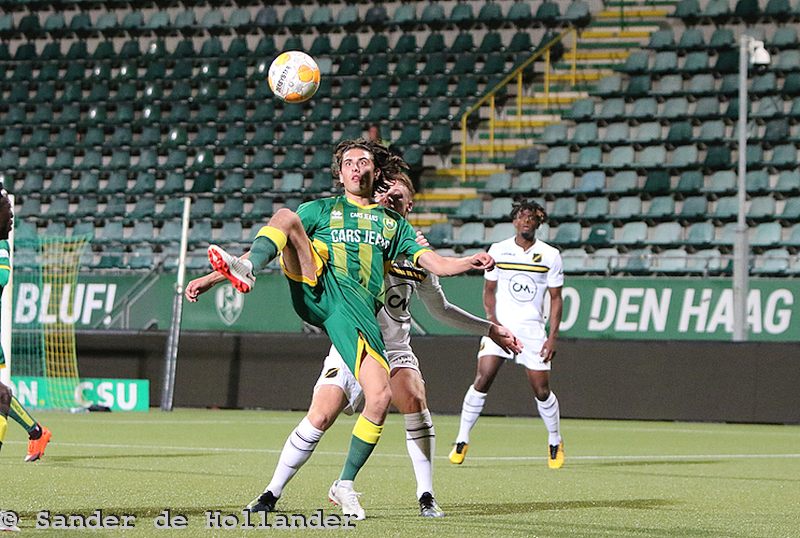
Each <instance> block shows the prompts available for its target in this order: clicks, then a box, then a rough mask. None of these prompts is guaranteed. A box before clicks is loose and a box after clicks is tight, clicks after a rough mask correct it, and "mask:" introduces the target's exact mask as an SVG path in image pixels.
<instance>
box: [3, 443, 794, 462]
mask: <svg viewBox="0 0 800 538" xmlns="http://www.w3.org/2000/svg"><path fill="white" fill-rule="evenodd" d="M8 444H16V445H21V444H25V443H24V442H21V441H8ZM58 446H65V447H76V448H106V449H125V450H136V449H144V450H162V451H163V450H166V451H172V452H176V451H184V452H217V453H238V454H280V452H281V451H280V450H278V449H273V448H233V447H196V446H165V445H120V444H111V443H58ZM315 454H321V455H324V456H346V455H347V452H331V451H324V450H320V451H316V452H315ZM373 457H379V458H380V457H383V458H407V457H408V454H387V453H383V452H376V453H375V454H374V455H373ZM797 458H800V453H788V454H640V455H586V456H570V457H569V459H570V460H571V461H574V460H578V461H682V460H697V459H727V460H747V459H797ZM436 459H438V460H445V459H447V456H436ZM469 459H470V461H475V460H477V461H542V460H545V459H547V458H546V456H470V458H469Z"/></svg>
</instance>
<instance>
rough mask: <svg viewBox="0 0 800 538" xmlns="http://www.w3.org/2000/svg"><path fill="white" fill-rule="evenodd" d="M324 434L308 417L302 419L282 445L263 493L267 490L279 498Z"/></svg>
mask: <svg viewBox="0 0 800 538" xmlns="http://www.w3.org/2000/svg"><path fill="white" fill-rule="evenodd" d="M324 433H325V432H324V431H322V430H319V429H317V428H315V427H314V426H313V425H312V424H311V422H310V421H309V420H308V417H303V420H301V421H300V424H298V425H297V427H296V428H295V429H294V431H293V432H292V433H291V434H289V438H288V439H286V444H284V445H283V450H281V456H280V458H278V465H276V466H275V473H274V474H273V475H272V480H270V482H269V485H268V486H267V489H265V490H264V491H267V490H269V491H271V492H272V494H273V495H275V497H280V496H281V493H283V488H284V487H286V484H288V483H289V480H291V479H292V477H293V476H294V475H295V474H296V473H297V471H299V470H300V467H302V466H303V464H304V463H305V462H307V461H308V458H310V457H311V454H312V453H313V452H314V449H315V448H317V443H318V442H319V440H320V439H321V438H322V434H324Z"/></svg>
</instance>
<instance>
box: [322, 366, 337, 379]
mask: <svg viewBox="0 0 800 538" xmlns="http://www.w3.org/2000/svg"><path fill="white" fill-rule="evenodd" d="M338 373H339V369H338V368H328V371H327V372H325V379H333V378H334V377H336V374H338Z"/></svg>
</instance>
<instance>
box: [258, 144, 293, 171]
mask: <svg viewBox="0 0 800 538" xmlns="http://www.w3.org/2000/svg"><path fill="white" fill-rule="evenodd" d="M259 153H260V151H259V152H257V153H256V155H255V157H254V158H253V163H251V165H250V167H251V168H253V167H256V168H265V166H259V161H258V157H259ZM305 159H306V158H305V152H304V150H303V149H302V148H289V149H288V150H287V151H286V154H285V155H284V156H283V160H281V161H280V162H279V163H277V164H275V168H277V169H279V170H298V169H301V168H303V165H304V164H305Z"/></svg>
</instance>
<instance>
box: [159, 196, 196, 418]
mask: <svg viewBox="0 0 800 538" xmlns="http://www.w3.org/2000/svg"><path fill="white" fill-rule="evenodd" d="M190 208H191V199H190V198H189V197H188V196H187V197H185V198H184V199H183V219H182V222H181V247H180V253H179V255H178V276H177V278H176V280H175V295H174V297H173V298H172V321H171V322H170V325H169V336H168V337H167V347H166V349H165V350H164V375H163V378H164V379H163V381H164V382H163V385H162V388H161V410H162V411H172V403H173V400H174V396H175V371H176V368H177V365H178V341H179V340H180V335H181V318H182V316H183V285H184V279H185V278H186V248H187V244H188V242H189V211H190Z"/></svg>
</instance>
